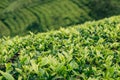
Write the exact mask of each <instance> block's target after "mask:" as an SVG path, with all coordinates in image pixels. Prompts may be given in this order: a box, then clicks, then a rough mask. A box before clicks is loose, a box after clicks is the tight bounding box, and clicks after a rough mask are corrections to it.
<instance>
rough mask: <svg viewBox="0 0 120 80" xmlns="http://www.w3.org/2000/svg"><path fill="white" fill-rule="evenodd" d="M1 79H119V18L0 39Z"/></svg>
mask: <svg viewBox="0 0 120 80" xmlns="http://www.w3.org/2000/svg"><path fill="white" fill-rule="evenodd" d="M0 79H1V80H4V79H8V80H17V79H18V80H120V16H115V17H111V18H108V19H107V18H106V19H103V20H99V21H96V22H95V21H93V22H87V23H85V24H82V25H78V26H74V27H72V28H67V29H63V28H62V29H60V30H58V31H50V32H47V33H40V34H37V35H34V34H33V33H31V34H30V35H28V36H26V37H15V38H12V39H9V38H2V39H0Z"/></svg>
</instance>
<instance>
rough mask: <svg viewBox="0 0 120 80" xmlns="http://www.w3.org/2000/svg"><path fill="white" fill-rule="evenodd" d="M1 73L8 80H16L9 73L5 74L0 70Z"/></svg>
mask: <svg viewBox="0 0 120 80" xmlns="http://www.w3.org/2000/svg"><path fill="white" fill-rule="evenodd" d="M0 73H1V74H2V75H3V76H4V77H5V78H6V79H7V80H15V79H14V78H13V76H12V75H11V74H9V73H7V72H3V71H1V70H0Z"/></svg>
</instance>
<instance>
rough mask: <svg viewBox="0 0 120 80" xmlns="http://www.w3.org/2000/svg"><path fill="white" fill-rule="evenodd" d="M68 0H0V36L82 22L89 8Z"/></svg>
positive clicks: (86, 18) (41, 30) (88, 18)
mask: <svg viewBox="0 0 120 80" xmlns="http://www.w3.org/2000/svg"><path fill="white" fill-rule="evenodd" d="M81 6H82V7H81V8H80V7H79V6H78V5H76V4H75V3H74V2H73V1H71V0H63V1H61V0H52V1H51V0H44V1H42V0H3V1H1V3H0V36H2V35H16V34H18V33H19V34H22V33H27V31H33V32H38V31H40V32H43V31H48V30H52V29H58V28H59V27H60V26H63V27H65V26H68V25H71V24H78V23H83V22H84V21H86V20H90V19H91V18H90V17H89V16H88V12H89V10H87V9H86V8H84V5H83V4H82V3H81Z"/></svg>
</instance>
